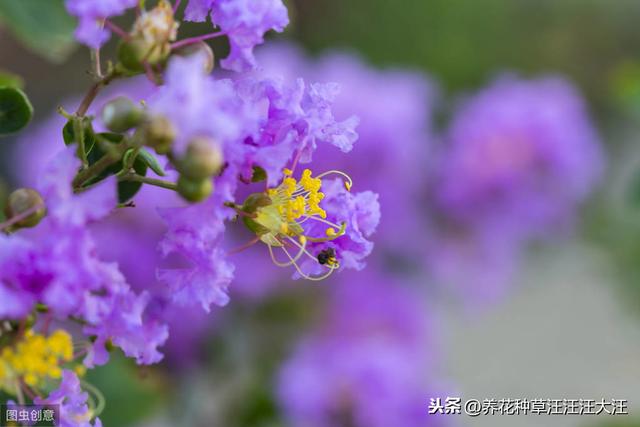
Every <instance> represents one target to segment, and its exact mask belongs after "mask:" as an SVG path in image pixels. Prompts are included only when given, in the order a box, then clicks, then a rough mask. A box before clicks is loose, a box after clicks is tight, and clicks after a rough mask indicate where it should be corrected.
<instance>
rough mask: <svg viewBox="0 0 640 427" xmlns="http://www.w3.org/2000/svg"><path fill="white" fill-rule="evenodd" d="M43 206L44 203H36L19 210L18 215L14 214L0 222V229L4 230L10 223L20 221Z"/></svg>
mask: <svg viewBox="0 0 640 427" xmlns="http://www.w3.org/2000/svg"><path fill="white" fill-rule="evenodd" d="M43 207H44V205H42V204H37V205H35V206H32V207H30V208H29V209H27V210H25V211H24V212H21V213H19V214H18V215H16V216H14V217H12V218H9V219H8V220H6V221H5V222H0V231H2V230H5V229H7V228H9V227H11V226H12V225H14V224H16V223H18V222H20V221H22V220H23V219H25V218H27V217H28V216H29V215H31V214H32V213H34V212H36V211H38V210H39V209H42V208H43Z"/></svg>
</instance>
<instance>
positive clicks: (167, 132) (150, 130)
mask: <svg viewBox="0 0 640 427" xmlns="http://www.w3.org/2000/svg"><path fill="white" fill-rule="evenodd" d="M140 132H141V137H142V142H143V143H144V144H145V145H147V146H149V147H151V148H153V149H154V150H156V153H158V154H167V153H168V152H169V151H171V146H172V145H173V141H174V140H175V139H176V130H175V128H174V127H173V124H172V123H171V121H170V120H169V119H167V118H166V117H164V116H155V117H151V118H150V119H148V120H147V121H145V122H144V123H143V125H142V126H141V128H140Z"/></svg>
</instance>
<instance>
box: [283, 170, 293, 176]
mask: <svg viewBox="0 0 640 427" xmlns="http://www.w3.org/2000/svg"><path fill="white" fill-rule="evenodd" d="M282 173H283V174H284V175H285V176H291V175H293V171H292V170H291V169H288V168H284V169H282Z"/></svg>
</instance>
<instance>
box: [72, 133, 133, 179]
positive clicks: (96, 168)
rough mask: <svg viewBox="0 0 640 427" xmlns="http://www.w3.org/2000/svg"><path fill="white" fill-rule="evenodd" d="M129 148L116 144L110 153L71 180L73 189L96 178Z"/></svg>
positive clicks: (126, 145)
mask: <svg viewBox="0 0 640 427" xmlns="http://www.w3.org/2000/svg"><path fill="white" fill-rule="evenodd" d="M129 148H130V146H129V144H126V143H122V144H118V145H117V146H116V147H115V149H114V150H113V151H112V152H107V153H105V155H104V156H102V157H101V158H100V159H99V160H98V161H97V162H95V163H94V164H92V165H91V166H89V167H88V168H86V169H83V170H81V171H80V172H79V173H78V174H77V175H76V177H75V178H74V179H73V182H72V184H73V188H74V189H78V188H79V187H81V186H82V184H84V183H85V182H87V181H88V180H90V179H91V178H93V177H95V176H98V175H99V174H100V173H102V172H103V171H104V170H105V169H106V168H108V167H109V166H111V165H112V164H114V163H115V162H117V161H119V160H120V159H121V158H122V155H123V154H124V152H125V151H126V150H128V149H129Z"/></svg>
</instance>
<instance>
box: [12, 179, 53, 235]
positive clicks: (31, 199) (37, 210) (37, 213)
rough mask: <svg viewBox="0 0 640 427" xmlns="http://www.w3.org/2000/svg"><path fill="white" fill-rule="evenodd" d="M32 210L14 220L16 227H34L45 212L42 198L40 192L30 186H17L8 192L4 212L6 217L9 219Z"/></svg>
mask: <svg viewBox="0 0 640 427" xmlns="http://www.w3.org/2000/svg"><path fill="white" fill-rule="evenodd" d="M32 210H33V212H32V213H30V214H29V215H27V216H26V217H24V218H23V219H21V220H20V221H18V222H16V223H15V225H16V226H17V227H34V226H35V225H37V224H38V223H39V222H40V220H41V219H42V218H43V217H44V215H45V213H46V208H45V206H44V200H42V196H40V193H38V192H37V191H36V190H33V189H31V188H19V189H17V190H15V191H14V192H12V193H11V194H9V199H8V200H7V205H6V206H5V208H4V213H5V215H6V216H7V219H11V218H15V217H16V216H18V215H22V214H24V213H26V212H27V211H32Z"/></svg>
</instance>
